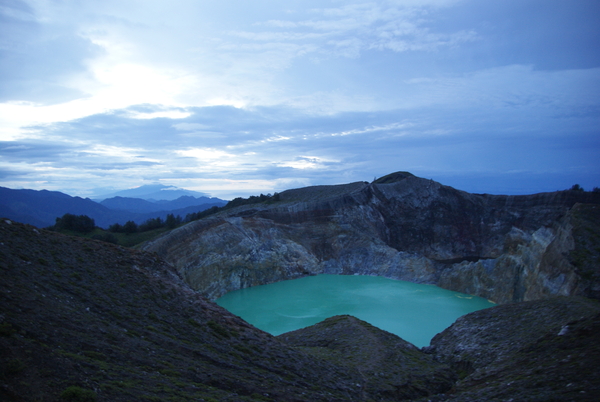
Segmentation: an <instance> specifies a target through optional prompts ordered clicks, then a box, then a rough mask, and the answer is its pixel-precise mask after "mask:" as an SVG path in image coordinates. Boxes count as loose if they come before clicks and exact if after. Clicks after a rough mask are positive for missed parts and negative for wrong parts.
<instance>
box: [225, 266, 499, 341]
mask: <svg viewBox="0 0 600 402" xmlns="http://www.w3.org/2000/svg"><path fill="white" fill-rule="evenodd" d="M217 304H218V305H220V306H221V307H224V308H226V309H227V310H229V311H230V312H232V313H233V314H235V315H238V316H240V317H241V318H243V319H244V320H246V321H247V322H249V323H250V324H252V325H254V326H255V327H257V328H259V329H262V330H263V331H265V332H268V333H270V334H272V335H279V334H282V333H284V332H289V331H293V330H296V329H300V328H304V327H308V326H310V325H313V324H316V323H317V322H320V321H323V320H324V319H326V318H328V317H332V316H334V315H340V314H349V315H353V316H355V317H357V318H360V319H361V320H363V321H366V322H368V323H370V324H371V325H374V326H376V327H378V328H381V329H383V330H386V331H388V332H391V333H393V334H396V335H398V336H399V337H401V338H402V339H404V340H406V341H409V342H411V343H412V344H414V345H416V346H418V347H423V346H427V345H429V342H430V340H431V338H433V336H435V334H437V333H439V332H441V331H443V330H444V329H446V328H447V327H449V326H450V325H451V324H452V323H453V322H454V321H456V319H457V318H458V317H460V316H462V315H464V314H467V313H471V312H473V311H476V310H481V309H484V308H488V307H492V306H493V305H494V303H492V302H490V301H488V300H486V299H483V298H481V297H476V296H470V295H466V294H463V293H458V292H453V291H450V290H446V289H442V288H439V287H437V286H434V285H422V284H416V283H412V282H405V281H397V280H392V279H387V278H381V277H377V276H362V275H354V276H351V275H316V276H308V277H304V278H300V279H293V280H288V281H282V282H277V283H272V284H269V285H262V286H255V287H251V288H246V289H240V290H236V291H233V292H229V293H227V294H226V295H224V296H223V297H221V298H220V299H218V300H217Z"/></svg>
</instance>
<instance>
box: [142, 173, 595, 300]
mask: <svg viewBox="0 0 600 402" xmlns="http://www.w3.org/2000/svg"><path fill="white" fill-rule="evenodd" d="M278 198H279V201H278V202H275V203H263V204H254V205H249V206H243V207H240V208H237V209H233V210H229V211H226V212H223V213H221V214H219V215H215V216H212V217H210V218H206V219H203V220H200V221H197V222H192V223H191V224H189V225H187V226H184V227H181V228H179V229H177V230H174V231H173V232H170V233H169V234H166V235H165V236H163V237H161V238H159V239H156V240H154V241H152V242H150V243H148V244H146V245H145V246H144V249H145V250H148V251H155V252H157V253H159V254H160V255H161V256H164V257H165V258H166V259H167V261H169V262H170V263H172V264H173V265H174V266H175V267H176V268H177V270H178V271H179V272H180V273H181V275H182V276H183V277H184V278H185V280H186V281H187V282H188V283H189V284H190V285H191V286H192V287H193V288H194V289H196V290H198V291H200V292H201V293H202V294H204V295H205V296H207V297H209V298H211V299H214V298H217V297H219V296H222V295H223V294H225V293H227V292H228V291H231V290H235V289H239V288H244V287H249V286H254V285H260V284H265V283H271V282H275V281H279V280H284V279H291V278H296V277H300V276H304V275H310V274H317V273H329V274H363V275H379V276H384V277H388V278H392V279H401V280H408V281H412V282H419V283H432V284H437V285H439V286H441V287H444V288H447V289H451V290H456V291H461V292H465V293H470V294H474V295H477V296H482V297H486V298H488V299H491V300H493V301H495V302H498V303H506V302H513V301H523V300H535V299H539V298H544V297H549V296H552V295H585V296H591V297H599V296H600V292H599V289H598V285H597V284H598V283H600V268H599V265H598V264H595V263H591V262H593V261H595V262H597V261H598V256H599V255H600V247H598V239H600V224H599V218H598V217H600V209H598V204H600V193H586V192H582V191H559V192H554V193H544V194H534V195H527V196H498V195H486V194H469V193H466V192H463V191H459V190H456V189H453V188H451V187H448V186H443V185H441V184H439V183H437V182H434V181H431V180H426V179H422V178H418V177H415V176H413V175H412V174H410V173H404V172H399V173H394V174H391V175H388V176H385V177H383V178H381V179H379V180H376V181H375V182H373V183H364V182H358V183H351V184H347V185H339V186H316V187H308V188H302V189H296V190H288V191H285V192H282V193H280V194H279V197H278ZM584 226H585V228H586V229H585V230H582V228H583V227H584ZM577 233H579V234H577ZM584 243H585V245H584ZM592 244H596V246H594V247H589V246H590V245H592ZM576 250H579V254H577V252H576ZM573 253H575V254H573ZM578 258H579V260H578Z"/></svg>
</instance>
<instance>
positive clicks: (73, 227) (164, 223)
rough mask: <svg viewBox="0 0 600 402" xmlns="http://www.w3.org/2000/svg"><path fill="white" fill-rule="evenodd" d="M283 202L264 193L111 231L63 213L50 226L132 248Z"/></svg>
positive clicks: (131, 222)
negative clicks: (231, 213) (246, 208)
mask: <svg viewBox="0 0 600 402" xmlns="http://www.w3.org/2000/svg"><path fill="white" fill-rule="evenodd" d="M278 201H280V196H279V194H278V193H275V194H274V195H271V194H267V195H264V194H261V195H258V196H250V197H248V198H241V197H238V198H235V199H233V200H231V201H229V202H228V203H227V205H225V206H223V207H217V206H213V207H211V208H208V209H206V210H204V211H200V212H194V213H190V214H187V215H186V216H185V218H182V217H181V216H179V215H174V214H168V215H167V217H166V219H165V220H163V219H162V218H160V217H156V218H152V219H148V220H146V221H145V222H144V223H141V224H139V225H138V224H137V223H135V222H134V221H132V220H129V221H127V222H125V223H124V224H120V223H114V224H112V225H110V226H109V227H108V230H104V229H102V228H99V227H96V226H95V223H94V220H93V219H92V218H90V217H88V216H86V215H79V216H76V215H73V214H64V215H63V216H62V217H60V218H56V224H55V225H54V226H50V227H49V228H47V229H49V230H53V231H55V232H60V233H63V234H68V235H72V236H79V237H87V238H91V239H94V240H100V241H104V242H107V243H112V244H118V245H121V246H125V247H133V246H136V245H138V244H140V243H143V242H145V241H148V240H150V239H153V238H154V237H156V236H158V235H160V234H162V233H164V232H166V231H168V230H171V229H175V228H177V227H179V226H181V225H183V224H186V223H189V222H192V221H197V220H199V219H202V218H205V217H207V216H210V215H214V214H216V213H218V212H221V211H225V210H228V209H232V208H235V207H239V206H242V205H251V204H259V203H264V204H273V203H275V202H278Z"/></svg>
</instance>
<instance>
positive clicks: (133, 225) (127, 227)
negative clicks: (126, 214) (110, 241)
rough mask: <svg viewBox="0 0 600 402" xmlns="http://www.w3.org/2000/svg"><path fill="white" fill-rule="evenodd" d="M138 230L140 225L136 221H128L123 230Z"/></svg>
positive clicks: (130, 231) (133, 231)
mask: <svg viewBox="0 0 600 402" xmlns="http://www.w3.org/2000/svg"><path fill="white" fill-rule="evenodd" d="M137 231H138V225H137V223H135V222H134V221H127V222H125V224H124V225H123V232H125V233H136V232H137Z"/></svg>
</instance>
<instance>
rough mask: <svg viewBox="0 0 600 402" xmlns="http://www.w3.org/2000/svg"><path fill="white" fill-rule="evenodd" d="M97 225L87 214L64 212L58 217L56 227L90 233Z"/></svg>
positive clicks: (57, 228)
mask: <svg viewBox="0 0 600 402" xmlns="http://www.w3.org/2000/svg"><path fill="white" fill-rule="evenodd" d="M95 227H96V223H95V222H94V220H93V219H92V218H90V217H89V216H87V215H73V214H64V215H63V216H62V217H61V218H56V223H55V224H54V228H55V229H56V230H57V231H60V230H72V231H75V232H79V233H89V232H91V231H92V230H94V228H95Z"/></svg>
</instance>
